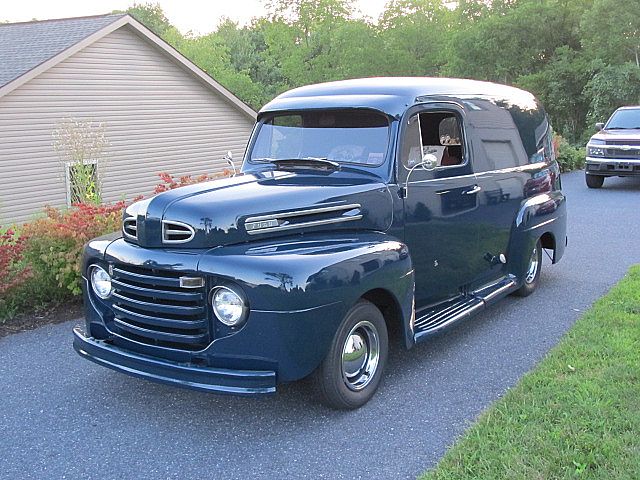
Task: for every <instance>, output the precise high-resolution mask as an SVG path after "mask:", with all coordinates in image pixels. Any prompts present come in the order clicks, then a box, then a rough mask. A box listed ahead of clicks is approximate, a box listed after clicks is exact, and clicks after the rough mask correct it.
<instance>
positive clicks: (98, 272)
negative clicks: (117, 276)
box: [89, 265, 111, 299]
mask: <svg viewBox="0 0 640 480" xmlns="http://www.w3.org/2000/svg"><path fill="white" fill-rule="evenodd" d="M89 278H90V281H91V288H93V292H94V293H95V294H96V295H97V296H98V297H100V298H102V299H105V298H109V296H110V295H111V276H110V275H109V274H108V273H107V271H106V270H105V269H104V268H102V267H99V266H97V265H93V266H92V267H91V270H90V275H89Z"/></svg>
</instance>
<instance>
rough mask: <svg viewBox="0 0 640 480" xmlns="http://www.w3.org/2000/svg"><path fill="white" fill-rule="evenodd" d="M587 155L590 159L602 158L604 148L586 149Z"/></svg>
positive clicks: (589, 147)
mask: <svg viewBox="0 0 640 480" xmlns="http://www.w3.org/2000/svg"><path fill="white" fill-rule="evenodd" d="M587 154H588V155H589V156H590V157H604V147H592V146H588V147H587Z"/></svg>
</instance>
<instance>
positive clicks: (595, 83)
mask: <svg viewBox="0 0 640 480" xmlns="http://www.w3.org/2000/svg"><path fill="white" fill-rule="evenodd" d="M584 94H585V95H586V97H587V98H590V99H591V102H590V105H589V114H588V117H587V118H588V119H589V121H590V122H604V121H605V120H606V119H607V118H609V116H610V115H611V113H613V111H614V110H615V109H616V108H618V107H621V106H623V105H638V104H640V69H639V68H638V67H637V65H636V64H635V63H632V62H627V63H625V64H623V65H600V69H599V70H598V71H597V72H596V73H595V75H594V76H593V78H592V79H591V80H589V82H588V83H587V85H586V86H585V88H584Z"/></svg>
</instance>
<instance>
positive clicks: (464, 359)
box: [0, 172, 640, 479]
mask: <svg viewBox="0 0 640 480" xmlns="http://www.w3.org/2000/svg"><path fill="white" fill-rule="evenodd" d="M563 186H564V190H565V192H566V194H567V196H568V198H569V201H568V209H569V215H570V218H569V247H568V249H567V251H566V254H565V257H564V259H563V261H562V262H561V263H560V264H558V265H556V266H551V265H550V262H548V261H547V262H545V268H544V270H543V273H542V285H541V287H540V288H539V290H538V291H537V292H536V293H535V294H534V295H532V296H530V297H528V298H525V299H518V298H512V297H510V298H507V299H505V300H504V301H502V302H500V303H499V304H498V305H496V306H495V307H493V308H491V309H490V310H488V311H486V312H484V313H483V314H481V315H480V316H478V317H476V318H475V319H473V320H471V321H469V322H467V323H465V324H463V325H461V326H459V327H458V328H456V329H454V330H452V331H450V332H449V333H447V334H446V335H444V336H441V337H440V338H437V339H435V340H433V341H431V342H430V343H426V344H422V345H419V346H418V347H416V348H414V349H413V350H411V351H408V352H407V351H404V350H403V349H401V348H399V347H395V348H393V349H392V352H391V362H390V365H389V368H388V370H387V375H386V377H385V380H384V382H383V384H382V386H381V389H380V390H379V392H378V394H377V395H376V396H375V397H374V399H373V400H372V401H371V402H370V403H369V404H367V405H366V406H364V407H363V408H361V409H360V410H358V411H355V412H334V411H330V410H327V409H325V408H324V407H321V406H319V405H318V404H316V402H315V399H314V398H313V397H312V395H311V394H310V393H309V390H308V388H307V387H308V385H305V384H304V382H303V383H299V384H294V385H289V386H285V387H283V388H281V389H280V390H279V392H278V394H277V395H275V396H273V397H269V398H265V399H246V398H236V397H225V396H216V395H210V394H205V393H198V392H191V391H186V390H180V389H176V388H171V387H166V386H162V385H156V384H153V383H149V382H146V381H142V380H137V379H134V378H129V377H127V376H125V375H122V374H119V373H116V372H112V371H110V370H108V369H105V368H103V367H99V366H97V365H94V364H92V363H90V362H87V361H85V360H83V359H81V358H80V357H79V356H78V355H77V354H76V353H75V352H74V351H73V349H72V347H71V327H72V325H73V323H74V322H71V323H66V324H60V325H51V326H46V327H43V328H40V329H38V330H35V331H30V332H25V333H21V334H16V335H12V336H9V337H6V338H3V339H0V478H3V479H4V478H6V479H21V478H38V479H45V478H46V479H57V478H74V479H75V478H83V479H89V478H95V479H103V478H105V479H122V478H135V479H142V478H158V479H167V478H179V479H188V478H198V479H200V478H221V479H236V478H237V479H245V478H269V479H280V478H330V479H338V478H345V479H352V478H367V479H371V478H394V479H398V478H414V477H415V476H416V475H418V474H419V473H420V472H422V471H423V470H424V469H425V468H428V467H430V466H432V465H434V464H435V462H437V460H438V459H439V458H440V456H441V455H442V454H443V453H444V451H445V450H446V448H447V446H449V445H451V444H452V443H453V442H454V441H455V440H456V438H457V437H458V436H459V435H460V434H461V433H462V432H463V431H464V429H465V428H466V427H467V426H468V425H469V424H470V423H471V422H473V420H474V418H476V417H477V415H478V414H479V413H480V412H482V410H483V409H485V408H486V407H487V406H489V405H490V404H491V403H492V402H493V401H495V400H496V399H497V398H499V397H500V396H501V395H503V394H504V392H505V391H506V390H507V389H509V388H510V387H512V386H513V385H514V384H515V383H516V382H517V380H518V378H520V376H522V374H523V373H525V372H526V371H528V370H530V369H531V368H532V367H533V366H534V365H535V364H536V363H537V362H538V361H539V360H540V359H541V358H542V357H543V356H544V355H545V353H546V352H547V351H548V350H549V349H550V348H551V347H552V346H553V345H554V344H555V343H556V342H557V341H558V339H559V338H560V337H561V336H562V334H563V333H564V332H566V331H567V329H568V328H569V327H570V326H571V325H572V324H573V322H574V321H575V320H576V319H577V318H578V317H579V315H580V313H581V312H582V311H584V310H585V309H587V308H588V307H589V306H590V305H591V304H592V303H593V301H594V300H596V299H597V298H598V297H600V296H601V295H602V294H604V293H605V292H606V291H607V290H608V289H609V288H610V287H611V286H612V285H613V284H614V283H615V282H616V281H617V280H619V279H620V278H621V277H622V276H623V275H624V273H625V271H626V270H627V268H628V267H629V266H630V265H631V264H633V263H638V262H640V179H608V180H606V182H605V188H604V189H602V190H587V188H586V186H585V185H584V179H583V174H582V172H576V173H571V174H567V175H564V176H563Z"/></svg>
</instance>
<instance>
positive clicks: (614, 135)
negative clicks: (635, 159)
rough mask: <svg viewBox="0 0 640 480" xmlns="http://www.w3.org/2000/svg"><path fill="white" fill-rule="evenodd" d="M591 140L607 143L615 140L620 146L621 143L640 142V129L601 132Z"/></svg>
mask: <svg viewBox="0 0 640 480" xmlns="http://www.w3.org/2000/svg"><path fill="white" fill-rule="evenodd" d="M591 139H592V140H604V141H605V142H606V141H612V140H613V141H615V142H616V143H618V144H619V142H620V141H640V129H637V128H634V129H632V128H629V129H624V130H600V131H599V132H598V133H596V134H595V135H594V136H592V137H591Z"/></svg>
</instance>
